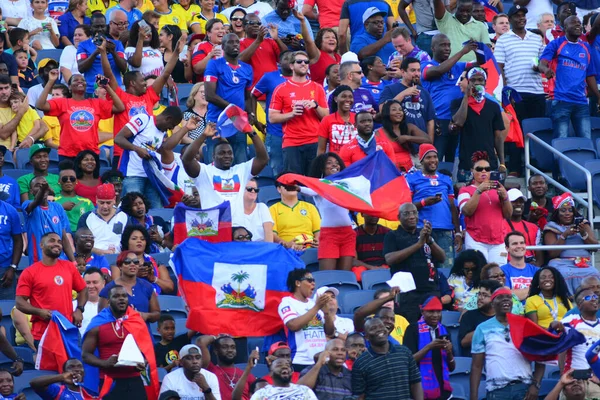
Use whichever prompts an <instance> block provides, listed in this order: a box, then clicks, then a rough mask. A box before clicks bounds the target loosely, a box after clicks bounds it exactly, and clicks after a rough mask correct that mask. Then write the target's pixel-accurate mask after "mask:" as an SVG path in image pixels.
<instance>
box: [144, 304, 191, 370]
mask: <svg viewBox="0 0 600 400" xmlns="http://www.w3.org/2000/svg"><path fill="white" fill-rule="evenodd" d="M158 333H159V334H160V342H158V343H156V344H155V345H154V354H155V355H156V366H157V367H159V368H164V369H166V370H167V372H171V370H172V369H173V368H176V367H178V366H179V349H181V348H182V347H183V346H185V345H186V344H190V343H191V342H190V341H191V339H192V337H194V335H196V333H197V332H195V331H188V332H187V333H184V334H183V335H179V336H177V337H175V319H174V318H173V317H172V316H171V315H168V314H163V315H161V316H160V319H159V320H158Z"/></svg>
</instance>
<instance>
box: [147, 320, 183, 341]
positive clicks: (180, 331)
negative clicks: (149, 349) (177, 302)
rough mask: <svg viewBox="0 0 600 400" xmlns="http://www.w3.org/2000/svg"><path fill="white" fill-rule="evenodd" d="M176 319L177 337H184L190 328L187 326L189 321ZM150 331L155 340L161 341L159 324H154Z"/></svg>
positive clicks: (151, 325)
mask: <svg viewBox="0 0 600 400" xmlns="http://www.w3.org/2000/svg"><path fill="white" fill-rule="evenodd" d="M173 317H174V318H175V337H177V336H179V335H183V334H184V333H187V332H188V330H189V329H188V328H187V327H186V326H185V324H186V322H187V319H186V318H177V317H175V316H173ZM150 331H151V332H152V336H153V337H154V339H155V340H158V341H160V333H158V322H153V323H151V324H150Z"/></svg>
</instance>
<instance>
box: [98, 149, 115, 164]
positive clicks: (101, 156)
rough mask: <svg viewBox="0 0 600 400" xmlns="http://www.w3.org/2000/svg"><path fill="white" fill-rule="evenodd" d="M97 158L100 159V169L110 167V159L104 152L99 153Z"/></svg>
mask: <svg viewBox="0 0 600 400" xmlns="http://www.w3.org/2000/svg"><path fill="white" fill-rule="evenodd" d="M98 158H99V159H100V168H102V167H110V164H111V161H112V160H111V159H110V158H108V156H107V155H106V152H105V151H101V152H100V154H99V156H98Z"/></svg>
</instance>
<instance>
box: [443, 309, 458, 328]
mask: <svg viewBox="0 0 600 400" xmlns="http://www.w3.org/2000/svg"><path fill="white" fill-rule="evenodd" d="M442 324H444V326H445V327H450V326H452V327H458V326H459V325H460V312H459V311H442Z"/></svg>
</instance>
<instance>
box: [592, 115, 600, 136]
mask: <svg viewBox="0 0 600 400" xmlns="http://www.w3.org/2000/svg"><path fill="white" fill-rule="evenodd" d="M590 124H591V125H592V142H596V140H598V139H600V118H598V117H590Z"/></svg>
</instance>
